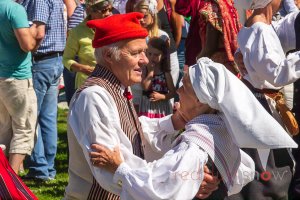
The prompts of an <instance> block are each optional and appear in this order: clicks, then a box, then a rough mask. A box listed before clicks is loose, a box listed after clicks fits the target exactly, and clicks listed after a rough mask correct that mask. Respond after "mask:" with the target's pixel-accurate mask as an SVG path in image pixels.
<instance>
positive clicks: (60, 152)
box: [24, 109, 68, 200]
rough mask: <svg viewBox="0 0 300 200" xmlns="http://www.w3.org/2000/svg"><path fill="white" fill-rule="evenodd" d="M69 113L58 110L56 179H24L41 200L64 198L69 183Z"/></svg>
mask: <svg viewBox="0 0 300 200" xmlns="http://www.w3.org/2000/svg"><path fill="white" fill-rule="evenodd" d="M67 113H68V110H62V109H59V111H58V123H57V127H58V149H57V155H56V160H55V166H56V167H55V168H56V170H57V175H56V178H55V180H53V181H48V182H42V183H41V182H35V181H32V180H25V181H24V182H25V183H26V185H27V186H28V187H29V188H30V189H31V190H32V191H33V193H34V194H35V195H36V196H37V197H38V198H39V199H41V200H49V199H50V200H58V199H62V198H63V196H64V191H65V187H66V185H67V183H68V158H67V157H68V156H67V151H68V148H67Z"/></svg>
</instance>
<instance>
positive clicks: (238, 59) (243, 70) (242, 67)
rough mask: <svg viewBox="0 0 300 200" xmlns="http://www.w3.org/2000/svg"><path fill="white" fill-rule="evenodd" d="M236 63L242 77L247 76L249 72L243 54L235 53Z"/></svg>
mask: <svg viewBox="0 0 300 200" xmlns="http://www.w3.org/2000/svg"><path fill="white" fill-rule="evenodd" d="M234 62H235V63H236V65H237V66H238V68H239V71H240V74H241V75H242V76H245V75H246V74H247V73H248V72H247V69H246V67H245V64H244V60H243V55H242V53H241V52H237V53H235V55H234Z"/></svg>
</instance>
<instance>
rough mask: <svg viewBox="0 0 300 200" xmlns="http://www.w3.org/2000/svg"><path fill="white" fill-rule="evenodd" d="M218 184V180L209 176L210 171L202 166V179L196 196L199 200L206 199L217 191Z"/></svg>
mask: <svg viewBox="0 0 300 200" xmlns="http://www.w3.org/2000/svg"><path fill="white" fill-rule="evenodd" d="M219 184H220V179H219V178H218V177H217V176H214V175H213V174H211V171H210V170H209V169H208V167H207V166H206V165H205V166H204V178H203V181H202V183H201V185H200V188H199V191H198V193H197V195H196V197H197V198H199V199H206V198H207V197H209V196H210V195H211V193H212V192H213V191H215V190H217V189H218V185H219Z"/></svg>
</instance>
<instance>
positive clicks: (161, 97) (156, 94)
mask: <svg viewBox="0 0 300 200" xmlns="http://www.w3.org/2000/svg"><path fill="white" fill-rule="evenodd" d="M149 98H150V101H153V102H155V101H160V100H164V99H166V96H165V95H164V94H161V93H159V92H155V91H154V92H152V93H151V94H150V95H149Z"/></svg>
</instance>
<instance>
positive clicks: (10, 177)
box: [0, 148, 38, 200]
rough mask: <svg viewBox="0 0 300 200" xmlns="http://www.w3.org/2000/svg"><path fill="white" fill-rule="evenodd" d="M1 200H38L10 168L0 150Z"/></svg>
mask: <svg viewBox="0 0 300 200" xmlns="http://www.w3.org/2000/svg"><path fill="white" fill-rule="evenodd" d="M0 199H1V200H2V199H3V200H4V199H7V200H8V199H13V200H15V199H16V200H37V199H38V198H37V197H36V196H35V195H34V194H33V193H32V192H31V191H30V190H29V188H28V187H27V186H26V185H25V184H24V183H23V182H22V180H21V179H20V178H19V177H18V175H17V174H16V173H15V172H14V170H13V169H12V168H11V167H10V165H9V162H8V161H7V159H6V157H5V155H4V153H3V151H2V149H1V148H0Z"/></svg>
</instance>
